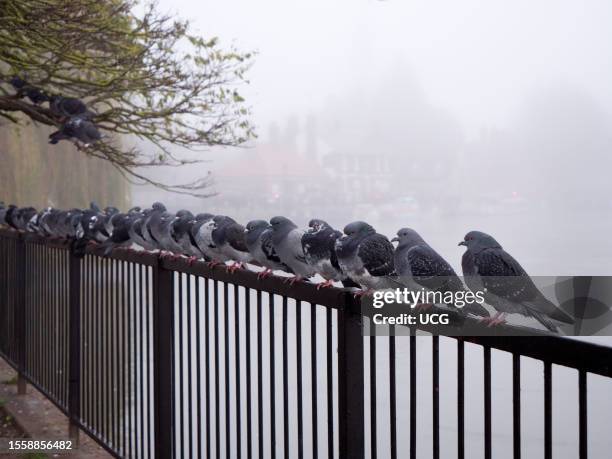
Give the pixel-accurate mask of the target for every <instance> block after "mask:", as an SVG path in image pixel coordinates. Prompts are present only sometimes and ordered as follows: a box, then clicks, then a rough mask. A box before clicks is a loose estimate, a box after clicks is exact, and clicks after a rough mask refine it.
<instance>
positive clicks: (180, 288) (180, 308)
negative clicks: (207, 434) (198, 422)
mask: <svg viewBox="0 0 612 459" xmlns="http://www.w3.org/2000/svg"><path fill="white" fill-rule="evenodd" d="M176 274H177V280H178V323H177V327H176V330H177V334H178V352H177V353H176V354H175V357H174V359H175V361H177V360H178V365H176V368H175V371H176V369H178V374H179V385H178V388H176V390H177V391H178V395H179V406H178V409H177V410H175V411H174V413H175V415H176V416H178V417H179V421H178V425H179V430H178V435H179V438H178V439H177V442H178V451H179V457H186V456H187V455H186V454H185V453H186V451H185V445H184V443H185V413H184V410H185V404H184V402H185V401H184V392H185V384H184V380H183V378H184V369H183V363H184V356H185V353H184V352H183V351H184V349H183V335H184V322H183V273H176ZM173 395H174V394H173Z"/></svg>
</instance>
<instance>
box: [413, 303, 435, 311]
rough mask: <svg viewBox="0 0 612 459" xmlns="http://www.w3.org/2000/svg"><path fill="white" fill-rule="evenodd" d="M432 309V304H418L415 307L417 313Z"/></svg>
mask: <svg viewBox="0 0 612 459" xmlns="http://www.w3.org/2000/svg"><path fill="white" fill-rule="evenodd" d="M431 308H433V303H419V304H417V305H416V306H415V309H416V310H417V311H429V310H430V309H431Z"/></svg>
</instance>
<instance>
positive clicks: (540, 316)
mask: <svg viewBox="0 0 612 459" xmlns="http://www.w3.org/2000/svg"><path fill="white" fill-rule="evenodd" d="M530 313H531V315H532V316H533V318H534V319H535V320H537V321H538V322H540V323H541V324H542V325H544V326H545V327H546V328H547V329H548V331H551V332H553V333H559V329H558V328H557V325H555V324H554V323H553V321H552V320H550V319H549V318H548V317H547V316H546V315H545V314H542V313H541V312H538V311H533V310H531V311H530Z"/></svg>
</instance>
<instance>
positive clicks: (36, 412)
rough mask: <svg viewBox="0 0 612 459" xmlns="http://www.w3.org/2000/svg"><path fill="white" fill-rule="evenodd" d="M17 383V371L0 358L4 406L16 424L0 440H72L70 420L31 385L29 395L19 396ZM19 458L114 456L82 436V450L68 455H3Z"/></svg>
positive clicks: (0, 395) (0, 397) (0, 396)
mask: <svg viewBox="0 0 612 459" xmlns="http://www.w3.org/2000/svg"><path fill="white" fill-rule="evenodd" d="M15 379H16V373H15V371H13V369H12V368H11V367H10V366H9V365H8V364H7V363H6V362H5V361H4V360H2V359H1V358H0V405H1V406H2V409H3V410H5V412H6V413H7V414H8V415H10V416H11V417H12V418H13V419H14V421H15V422H14V423H11V427H7V428H6V429H5V430H2V428H1V427H0V438H2V436H3V434H5V435H9V436H18V435H19V434H20V433H24V434H25V435H26V436H27V437H28V438H30V439H32V440H69V438H68V419H67V418H66V416H64V414H63V413H62V412H60V411H59V410H58V409H57V408H56V407H55V406H54V405H53V404H52V403H51V402H49V401H48V400H47V399H45V397H44V396H43V395H42V394H41V393H40V392H38V391H37V390H36V389H34V388H33V387H32V386H30V385H28V388H27V394H26V395H17V385H16V384H15ZM5 438H6V437H5ZM16 457H22V458H29V459H35V458H36V459H38V458H41V459H42V458H54V457H61V458H88V459H102V458H110V457H111V456H110V455H109V454H108V453H106V451H104V450H103V449H102V448H101V447H100V446H98V445H97V443H95V442H94V441H93V440H91V439H90V438H89V437H88V436H87V435H86V434H84V433H82V432H81V435H80V445H79V446H78V449H76V450H73V451H72V452H68V453H46V455H41V454H29V455H27V454H26V455H21V456H20V455H18V454H2V453H1V452H0V459H5V458H11V459H13V458H16Z"/></svg>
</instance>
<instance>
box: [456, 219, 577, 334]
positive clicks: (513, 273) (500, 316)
mask: <svg viewBox="0 0 612 459" xmlns="http://www.w3.org/2000/svg"><path fill="white" fill-rule="evenodd" d="M459 245H463V246H465V247H467V250H466V251H465V253H464V254H463V257H462V259H461V267H462V269H463V276H464V278H465V282H466V284H467V286H468V287H469V288H470V289H471V290H472V291H473V292H477V291H480V292H484V298H485V301H486V302H487V304H490V305H491V306H492V307H494V308H495V309H496V310H497V311H498V313H497V314H496V315H495V316H494V317H493V318H492V319H491V320H490V321H489V322H490V323H491V324H500V323H503V322H504V321H505V315H506V313H514V314H522V315H524V316H527V317H533V318H534V319H536V320H537V321H538V322H540V323H541V324H542V325H544V326H545V327H546V328H547V329H548V330H550V331H552V332H557V331H558V328H557V324H556V323H555V321H556V322H562V323H565V324H573V323H574V318H573V317H571V316H570V315H569V314H567V313H566V312H565V311H563V310H562V309H560V308H559V307H558V306H556V305H555V304H553V303H552V302H551V301H549V300H548V299H547V298H546V297H545V296H544V295H543V294H542V293H541V292H540V291H539V290H538V288H537V287H536V285H535V284H534V283H533V280H531V278H530V277H529V275H528V274H527V273H526V272H525V270H524V269H523V267H522V266H521V265H520V264H519V262H518V261H516V260H515V259H514V258H513V257H512V256H511V255H510V254H509V253H508V252H506V251H505V250H504V249H503V248H502V246H501V245H500V244H499V243H498V242H497V241H496V240H495V239H494V238H493V237H492V236H490V235H488V234H486V233H482V232H480V231H470V232H469V233H467V235H466V236H465V238H464V240H463V241H461V242H460V243H459Z"/></svg>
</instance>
